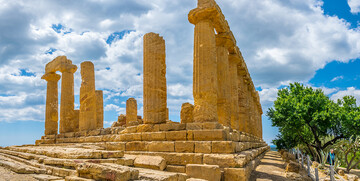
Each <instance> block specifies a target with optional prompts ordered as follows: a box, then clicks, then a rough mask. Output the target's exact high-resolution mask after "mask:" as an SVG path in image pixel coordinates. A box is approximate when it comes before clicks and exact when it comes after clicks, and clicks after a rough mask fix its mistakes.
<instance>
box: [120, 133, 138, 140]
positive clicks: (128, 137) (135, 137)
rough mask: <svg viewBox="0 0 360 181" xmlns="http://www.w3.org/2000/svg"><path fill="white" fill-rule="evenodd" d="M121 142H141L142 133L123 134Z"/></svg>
mask: <svg viewBox="0 0 360 181" xmlns="http://www.w3.org/2000/svg"><path fill="white" fill-rule="evenodd" d="M120 140H122V141H141V133H130V134H121V135H120Z"/></svg>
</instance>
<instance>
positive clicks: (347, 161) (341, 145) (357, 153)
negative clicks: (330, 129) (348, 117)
mask: <svg viewBox="0 0 360 181" xmlns="http://www.w3.org/2000/svg"><path fill="white" fill-rule="evenodd" d="M335 149H336V150H337V152H338V154H339V155H340V157H341V158H342V159H341V160H342V162H343V164H344V165H345V167H346V172H347V173H349V172H350V170H351V169H354V168H356V167H358V166H359V165H360V136H357V137H356V138H354V139H353V137H351V138H350V139H343V140H339V141H338V142H337V143H336V144H335Z"/></svg>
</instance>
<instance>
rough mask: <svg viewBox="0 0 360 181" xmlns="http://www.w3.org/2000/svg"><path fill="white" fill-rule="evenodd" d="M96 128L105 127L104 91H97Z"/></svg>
mask: <svg viewBox="0 0 360 181" xmlns="http://www.w3.org/2000/svg"><path fill="white" fill-rule="evenodd" d="M95 94H96V128H103V127H104V95H103V91H102V90H96V91H95Z"/></svg>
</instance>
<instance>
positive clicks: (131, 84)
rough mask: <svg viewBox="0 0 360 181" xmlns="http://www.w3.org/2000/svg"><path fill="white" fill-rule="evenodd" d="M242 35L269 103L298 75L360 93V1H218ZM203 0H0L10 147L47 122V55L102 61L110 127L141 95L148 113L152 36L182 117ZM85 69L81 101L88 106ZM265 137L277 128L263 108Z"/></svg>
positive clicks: (171, 103)
mask: <svg viewBox="0 0 360 181" xmlns="http://www.w3.org/2000/svg"><path fill="white" fill-rule="evenodd" d="M217 3H218V4H219V6H220V7H221V8H222V11H223V13H224V14H225V17H226V19H227V20H228V22H229V24H230V27H231V30H232V31H233V34H234V35H235V37H236V39H237V45H238V46H239V48H240V50H241V51H242V54H243V56H244V58H245V61H246V63H247V66H248V69H249V71H250V73H251V77H252V78H253V81H254V84H255V86H256V88H257V90H259V92H260V96H261V103H262V106H263V110H264V112H266V111H267V109H268V108H269V107H271V106H272V102H273V101H274V100H275V99H276V92H277V90H278V89H279V88H282V87H284V86H286V85H288V84H289V83H290V82H294V81H298V82H302V83H304V84H306V85H309V86H314V87H319V88H322V89H323V90H324V91H325V93H326V94H328V95H329V97H331V98H332V99H337V98H341V97H342V96H344V95H354V96H355V97H356V98H357V99H358V100H359V102H360V72H359V69H360V59H359V58H360V27H359V24H360V0H347V1H346V0H341V1H340V0H337V1H334V0H324V1H321V0H217ZM195 7H196V0H152V1H148V0H132V1H128V0H87V1H85V0H79V1H72V0H63V1H56V0H48V1H44V0H32V1H25V0H23V1H21V0H12V1H8V0H0V146H5V145H13V144H31V143H34V140H35V139H39V138H40V137H41V136H42V135H43V131H44V117H45V116H44V115H45V96H46V81H44V80H41V76H42V75H43V74H44V67H45V64H46V63H47V62H49V61H51V60H52V59H54V58H55V57H56V56H59V55H66V56H67V57H68V58H69V59H71V60H72V61H73V63H74V64H76V65H78V67H79V65H80V63H81V62H82V61H86V60H90V61H92V62H93V63H94V64H95V71H96V72H95V74H96V88H97V89H98V90H104V107H105V118H104V120H105V127H109V126H110V125H111V123H112V122H113V121H116V120H117V116H118V115H119V114H124V113H125V101H126V100H127V99H128V98H129V97H135V98H136V99H137V101H138V109H139V110H138V113H139V114H140V115H142V69H143V67H142V36H143V35H144V34H145V33H147V32H156V33H159V34H160V35H161V36H163V37H164V39H165V41H166V63H167V75H166V76H167V86H168V107H169V109H170V119H171V120H173V121H179V119H180V118H179V117H180V116H179V112H180V108H181V104H182V103H184V102H193V97H192V63H193V58H192V56H193V28H194V26H193V25H192V24H190V23H189V22H188V20H187V14H188V12H189V11H190V10H191V9H193V8H195ZM80 83H81V78H80V74H79V71H77V72H76V74H75V106H76V107H77V108H78V107H79V87H80ZM263 127H264V139H265V141H267V142H268V143H270V142H271V140H272V139H273V138H274V137H275V135H276V134H277V129H276V128H272V127H271V122H270V121H269V120H268V118H267V117H266V116H265V115H263Z"/></svg>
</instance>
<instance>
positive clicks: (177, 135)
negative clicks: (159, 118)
mask: <svg viewBox="0 0 360 181" xmlns="http://www.w3.org/2000/svg"><path fill="white" fill-rule="evenodd" d="M186 136H187V135H186V131H185V130H184V131H167V132H166V140H168V141H175V140H186Z"/></svg>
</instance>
